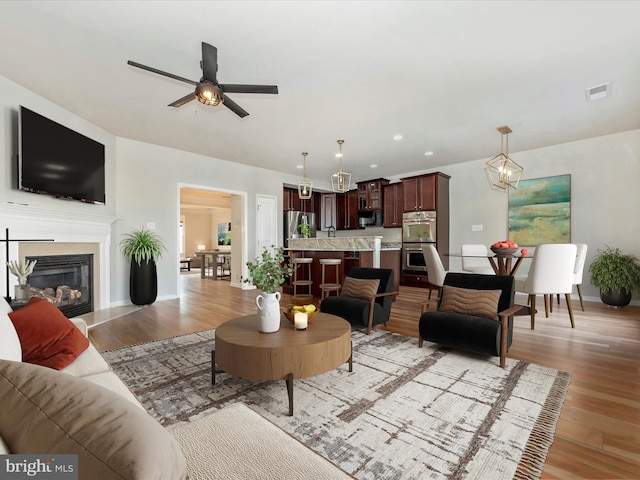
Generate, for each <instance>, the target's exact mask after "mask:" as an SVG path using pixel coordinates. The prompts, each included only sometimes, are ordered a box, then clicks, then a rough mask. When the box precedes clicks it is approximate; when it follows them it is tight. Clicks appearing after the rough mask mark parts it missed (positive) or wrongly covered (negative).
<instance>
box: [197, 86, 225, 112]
mask: <svg viewBox="0 0 640 480" xmlns="http://www.w3.org/2000/svg"><path fill="white" fill-rule="evenodd" d="M196 98H197V99H198V101H199V102H200V103H204V104H205V105H213V106H215V105H220V104H221V103H223V101H224V97H223V96H222V90H220V87H218V86H217V85H214V84H213V83H210V82H200V83H199V84H198V86H197V87H196Z"/></svg>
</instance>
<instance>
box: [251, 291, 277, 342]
mask: <svg viewBox="0 0 640 480" xmlns="http://www.w3.org/2000/svg"><path fill="white" fill-rule="evenodd" d="M256 305H257V306H258V315H257V317H258V331H259V332H262V333H273V332H277V331H278V330H279V329H280V292H275V293H262V294H260V295H258V296H257V297H256Z"/></svg>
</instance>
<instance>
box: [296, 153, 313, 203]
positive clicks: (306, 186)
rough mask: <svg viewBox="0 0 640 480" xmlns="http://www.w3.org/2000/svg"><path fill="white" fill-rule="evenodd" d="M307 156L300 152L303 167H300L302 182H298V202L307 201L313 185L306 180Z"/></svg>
mask: <svg viewBox="0 0 640 480" xmlns="http://www.w3.org/2000/svg"><path fill="white" fill-rule="evenodd" d="M307 155H309V154H308V153H307V152H302V157H303V158H304V166H303V167H302V168H303V170H302V180H300V181H299V182H298V197H300V200H309V199H310V198H311V192H312V190H313V184H312V183H311V182H310V181H309V180H307Z"/></svg>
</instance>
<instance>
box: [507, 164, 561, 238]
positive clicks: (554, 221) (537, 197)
mask: <svg viewBox="0 0 640 480" xmlns="http://www.w3.org/2000/svg"><path fill="white" fill-rule="evenodd" d="M509 240H511V241H512V242H516V243H517V244H519V245H521V246H527V247H535V246H537V245H540V244H542V243H570V242H571V175H556V176H554V177H543V178H533V179H531V180H520V183H519V185H518V188H517V189H511V190H509Z"/></svg>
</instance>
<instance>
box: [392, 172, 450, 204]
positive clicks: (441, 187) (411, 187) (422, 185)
mask: <svg viewBox="0 0 640 480" xmlns="http://www.w3.org/2000/svg"><path fill="white" fill-rule="evenodd" d="M449 178H451V177H449V175H445V174H444V173H440V172H437V173H430V174H428V175H418V176H416V177H407V178H403V179H401V180H402V187H403V193H402V195H403V199H404V200H403V203H404V211H405V212H416V211H418V212H419V211H425V210H436V209H437V206H438V205H439V204H440V203H441V201H442V200H443V198H445V197H446V202H447V205H448V204H449Z"/></svg>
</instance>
